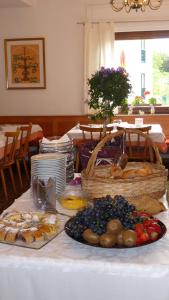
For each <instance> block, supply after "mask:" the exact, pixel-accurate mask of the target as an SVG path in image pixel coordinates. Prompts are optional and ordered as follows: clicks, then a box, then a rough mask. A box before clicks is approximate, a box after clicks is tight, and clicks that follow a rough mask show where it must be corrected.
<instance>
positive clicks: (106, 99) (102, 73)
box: [87, 67, 132, 126]
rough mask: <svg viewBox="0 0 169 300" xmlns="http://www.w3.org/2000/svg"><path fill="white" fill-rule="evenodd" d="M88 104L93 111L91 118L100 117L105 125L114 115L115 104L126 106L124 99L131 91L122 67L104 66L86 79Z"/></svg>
mask: <svg viewBox="0 0 169 300" xmlns="http://www.w3.org/2000/svg"><path fill="white" fill-rule="evenodd" d="M88 86H89V100H88V101H87V102H88V105H89V107H90V108H91V109H94V110H95V113H94V114H93V115H92V116H91V118H92V119H93V120H97V119H101V120H103V122H104V125H105V126H106V124H107V123H109V122H110V121H111V118H112V116H114V109H115V108H116V107H117V106H121V107H126V99H127V98H128V95H129V94H130V92H131V88H132V87H131V84H130V83H129V78H128V74H127V72H126V70H125V69H124V68H121V67H119V68H117V69H114V68H111V69H110V68H104V67H101V69H100V70H98V71H96V72H95V73H94V74H93V75H92V76H91V78H89V79H88Z"/></svg>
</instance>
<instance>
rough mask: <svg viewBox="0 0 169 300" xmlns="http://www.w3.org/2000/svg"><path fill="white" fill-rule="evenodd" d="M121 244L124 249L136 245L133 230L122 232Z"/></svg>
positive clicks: (135, 236) (135, 235)
mask: <svg viewBox="0 0 169 300" xmlns="http://www.w3.org/2000/svg"><path fill="white" fill-rule="evenodd" d="M122 238H123V244H124V246H126V247H132V246H135V245H136V239H137V234H136V232H135V231H134V230H132V229H128V230H123V231H122Z"/></svg>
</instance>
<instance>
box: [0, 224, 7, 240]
mask: <svg viewBox="0 0 169 300" xmlns="http://www.w3.org/2000/svg"><path fill="white" fill-rule="evenodd" d="M5 236H6V231H5V226H4V225H3V224H0V241H4V239H5Z"/></svg>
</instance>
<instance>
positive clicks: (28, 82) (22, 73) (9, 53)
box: [4, 38, 46, 89]
mask: <svg viewBox="0 0 169 300" xmlns="http://www.w3.org/2000/svg"><path fill="white" fill-rule="evenodd" d="M4 47H5V71H6V84H7V89H45V88H46V74H45V40H44V38H22V39H6V40H5V41H4Z"/></svg>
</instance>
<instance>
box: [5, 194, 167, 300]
mask: <svg viewBox="0 0 169 300" xmlns="http://www.w3.org/2000/svg"><path fill="white" fill-rule="evenodd" d="M32 207H33V202H32V197H31V193H30V190H28V191H27V192H26V193H25V194H23V195H22V196H21V197H20V198H18V199H16V200H15V202H14V204H13V205H12V206H11V207H9V208H8V210H22V211H23V210H31V209H32ZM158 218H159V219H160V220H161V221H162V222H164V223H165V225H166V227H167V230H169V212H168V211H166V212H163V213H161V214H159V216H158ZM168 282H169V231H168V232H167V233H166V235H165V236H164V237H163V238H162V239H161V240H159V241H157V242H155V243H153V244H150V245H147V246H142V247H138V248H131V249H102V248H98V247H91V246H87V245H84V244H80V243H78V242H76V241H74V240H73V239H71V238H70V237H68V236H67V235H66V233H65V232H62V233H61V234H59V235H58V236H57V237H56V238H55V239H53V240H52V241H51V242H49V243H48V244H47V245H45V246H44V247H43V248H41V249H39V250H32V249H28V248H22V247H17V246H11V245H7V244H0V299H1V300H7V299H12V300H21V299H24V300H30V299H31V300H37V299H38V300H42V299H44V300H47V299H49V300H86V299H88V300H103V299H116V300H117V299H118V300H124V299H126V300H143V299H144V300H167V299H169V284H168Z"/></svg>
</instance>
